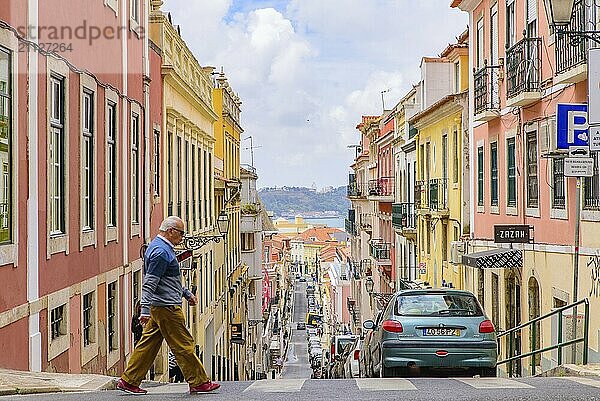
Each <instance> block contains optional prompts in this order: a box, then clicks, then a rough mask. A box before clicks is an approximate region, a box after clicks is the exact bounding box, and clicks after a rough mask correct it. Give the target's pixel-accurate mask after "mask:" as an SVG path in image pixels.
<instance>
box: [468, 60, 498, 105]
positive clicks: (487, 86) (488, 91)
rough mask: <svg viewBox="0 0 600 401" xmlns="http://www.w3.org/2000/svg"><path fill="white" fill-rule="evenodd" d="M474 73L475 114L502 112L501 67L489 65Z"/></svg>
mask: <svg viewBox="0 0 600 401" xmlns="http://www.w3.org/2000/svg"><path fill="white" fill-rule="evenodd" d="M485 64H486V65H485V66H484V67H483V68H481V69H480V70H479V71H474V72H473V79H474V81H475V82H474V83H475V89H474V92H475V114H480V113H483V112H486V111H498V110H500V94H499V88H500V83H499V79H498V78H499V76H500V66H499V65H489V66H488V65H487V60H486V61H485Z"/></svg>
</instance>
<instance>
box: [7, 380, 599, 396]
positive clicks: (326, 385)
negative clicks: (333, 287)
mask: <svg viewBox="0 0 600 401" xmlns="http://www.w3.org/2000/svg"><path fill="white" fill-rule="evenodd" d="M142 387H143V386H142ZM148 390H149V393H148V394H147V395H145V396H143V397H141V399H143V400H148V401H151V400H154V401H163V400H179V399H199V397H200V398H203V399H210V400H213V401H217V400H219V401H221V400H260V401H284V400H285V401H289V400H368V401H370V400H399V399H402V400H419V401H421V400H422V401H448V400H461V401H463V400H472V401H480V400H486V401H491V400H502V401H506V400H547V401H564V400H567V401H570V400H585V401H600V378H598V377H595V378H584V377H571V378H545V377H540V378H519V379H503V378H460V379H458V378H441V379H437V378H414V379H413V378H411V379H348V380H310V379H309V380H306V379H278V380H261V381H255V382H224V383H222V387H221V389H219V390H218V392H216V393H213V394H210V395H194V396H191V395H189V394H188V393H187V385H186V384H168V385H162V386H154V387H150V388H148ZM133 398H136V397H135V396H128V395H126V394H124V393H121V392H119V391H117V390H112V391H102V392H95V393H86V394H81V393H80V394H65V393H59V394H40V395H31V396H10V397H2V400H3V401H6V400H10V401H42V400H43V401H80V400H82V399H84V400H85V401H109V400H111V401H112V400H121V401H123V400H125V399H133Z"/></svg>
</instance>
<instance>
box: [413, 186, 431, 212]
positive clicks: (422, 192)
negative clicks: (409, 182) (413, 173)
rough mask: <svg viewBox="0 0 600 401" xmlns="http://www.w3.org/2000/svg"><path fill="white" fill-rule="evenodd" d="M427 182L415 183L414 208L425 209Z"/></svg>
mask: <svg viewBox="0 0 600 401" xmlns="http://www.w3.org/2000/svg"><path fill="white" fill-rule="evenodd" d="M427 207H428V205H427V181H425V180H421V181H416V182H415V208H416V209H427Z"/></svg>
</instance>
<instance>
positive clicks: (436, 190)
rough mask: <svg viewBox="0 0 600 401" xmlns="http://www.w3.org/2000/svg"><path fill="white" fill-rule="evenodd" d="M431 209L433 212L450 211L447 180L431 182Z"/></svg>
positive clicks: (438, 179)
mask: <svg viewBox="0 0 600 401" xmlns="http://www.w3.org/2000/svg"><path fill="white" fill-rule="evenodd" d="M429 209H430V210H432V211H443V210H448V179H447V178H433V179H431V180H429Z"/></svg>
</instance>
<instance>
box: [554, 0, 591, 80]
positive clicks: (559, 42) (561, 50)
mask: <svg viewBox="0 0 600 401" xmlns="http://www.w3.org/2000/svg"><path fill="white" fill-rule="evenodd" d="M588 14H589V12H588V11H587V7H586V6H585V2H584V1H583V0H575V4H574V5H573V14H572V16H571V24H570V25H569V26H568V27H567V28H566V30H567V31H585V30H587V29H588V26H587V21H590V20H591V17H590V16H589V15H588ZM589 45H590V41H589V40H587V39H586V38H573V37H572V36H570V35H569V34H566V33H561V32H556V43H555V45H554V54H555V57H556V75H559V74H562V73H564V72H567V71H568V70H570V69H571V68H573V67H575V66H577V65H579V64H582V63H585V62H587V49H588V46H589Z"/></svg>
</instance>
